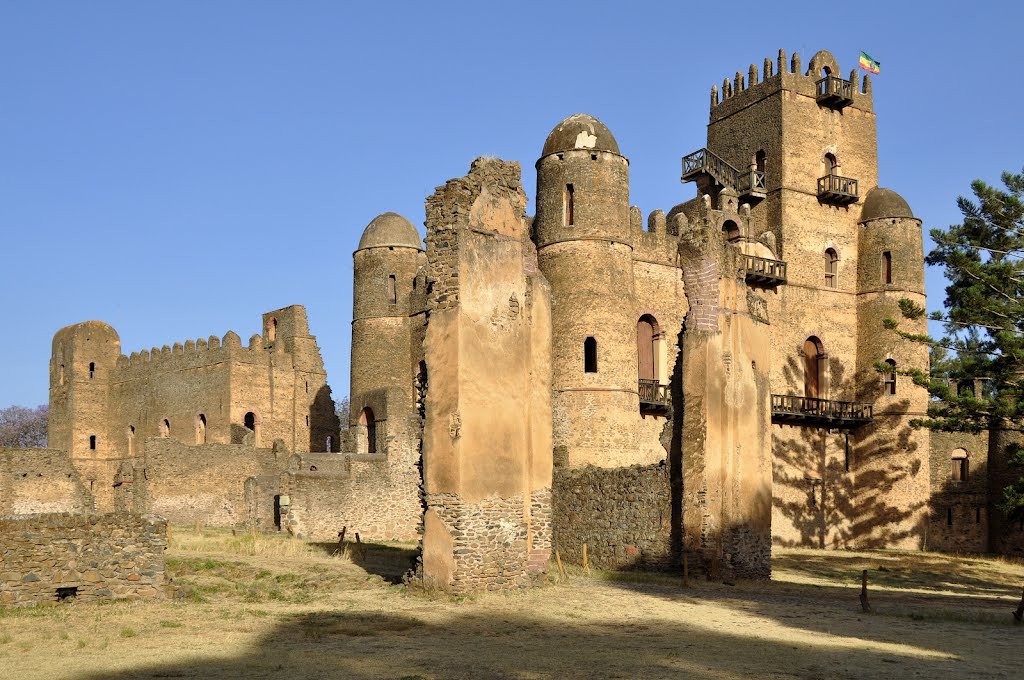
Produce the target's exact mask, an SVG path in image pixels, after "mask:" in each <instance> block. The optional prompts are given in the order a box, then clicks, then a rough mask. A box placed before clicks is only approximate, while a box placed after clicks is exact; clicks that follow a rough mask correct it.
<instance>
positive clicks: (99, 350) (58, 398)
mask: <svg viewBox="0 0 1024 680" xmlns="http://www.w3.org/2000/svg"><path fill="white" fill-rule="evenodd" d="M120 354H121V339H120V338H119V337H118V335H117V331H115V330H114V329H113V328H112V327H110V326H108V325H107V324H105V323H103V322H101V321H85V322H82V323H78V324H74V325H73V326H66V327H65V328H62V329H60V330H59V331H57V333H56V334H55V335H54V336H53V350H52V354H51V358H50V421H49V428H48V438H49V446H50V448H55V449H63V450H65V451H67V452H68V453H69V454H70V455H71V458H72V460H73V461H75V464H76V466H77V467H78V468H79V470H80V471H81V473H82V479H83V481H85V483H86V484H88V485H89V486H90V490H91V491H92V492H93V493H94V494H95V497H96V501H97V504H98V505H99V506H100V507H107V505H108V504H109V502H110V498H111V495H110V488H111V484H113V481H114V473H115V470H116V467H117V460H118V458H117V454H116V453H115V450H116V447H115V446H114V445H113V440H112V439H111V435H112V434H113V433H112V432H111V424H110V410H109V409H110V386H111V379H112V375H113V372H114V367H115V366H116V364H117V358H118V357H119V356H120Z"/></svg>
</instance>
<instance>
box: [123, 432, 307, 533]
mask: <svg viewBox="0 0 1024 680" xmlns="http://www.w3.org/2000/svg"><path fill="white" fill-rule="evenodd" d="M288 456H289V454H288V452H287V451H286V450H285V449H284V448H283V447H282V448H275V449H267V448H254V447H252V446H246V445H244V444H207V445H205V446H189V445H187V444H182V443H181V442H178V441H175V440H174V439H169V438H164V439H159V438H157V439H150V440H148V441H147V442H146V455H145V459H144V460H143V461H142V464H141V465H136V468H135V470H134V477H133V479H134V481H133V482H131V483H132V485H133V486H134V487H135V488H134V490H133V494H134V497H135V501H134V504H133V506H134V507H133V509H137V510H140V511H145V512H149V513H153V514H157V515H160V516H162V517H165V518H167V520H168V521H169V522H171V523H172V524H192V523H194V522H201V523H202V524H205V525H207V526H234V525H237V524H244V523H246V522H247V521H248V518H249V510H248V505H247V502H246V495H245V481H246V480H247V479H249V478H251V477H256V478H273V477H275V476H277V475H279V474H280V473H281V472H282V471H283V470H284V469H285V466H286V465H287V460H288Z"/></svg>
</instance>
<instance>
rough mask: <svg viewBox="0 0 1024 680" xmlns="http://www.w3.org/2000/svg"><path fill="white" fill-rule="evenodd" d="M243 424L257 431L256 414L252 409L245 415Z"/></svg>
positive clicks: (248, 428) (246, 427)
mask: <svg viewBox="0 0 1024 680" xmlns="http://www.w3.org/2000/svg"><path fill="white" fill-rule="evenodd" d="M242 424H243V425H245V429H247V430H252V431H253V432H255V431H256V414H255V413H253V412H252V411H249V412H248V413H246V414H245V417H244V418H243V419H242Z"/></svg>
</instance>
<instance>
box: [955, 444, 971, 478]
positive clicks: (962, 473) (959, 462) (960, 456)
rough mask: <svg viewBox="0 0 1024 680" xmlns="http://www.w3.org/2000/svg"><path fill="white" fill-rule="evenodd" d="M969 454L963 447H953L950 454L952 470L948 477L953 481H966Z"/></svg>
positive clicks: (968, 472)
mask: <svg viewBox="0 0 1024 680" xmlns="http://www.w3.org/2000/svg"><path fill="white" fill-rule="evenodd" d="M969 461H970V454H968V453H967V451H966V450H965V449H955V450H954V451H953V453H952V454H950V462H951V463H952V470H950V477H951V479H952V480H953V481H954V482H966V481H967V478H968V476H969V474H970V462H969Z"/></svg>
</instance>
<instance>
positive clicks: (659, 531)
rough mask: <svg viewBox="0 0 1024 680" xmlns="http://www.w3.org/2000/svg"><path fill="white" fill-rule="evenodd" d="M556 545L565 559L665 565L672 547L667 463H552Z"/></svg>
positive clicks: (613, 565)
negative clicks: (619, 465) (604, 465)
mask: <svg viewBox="0 0 1024 680" xmlns="http://www.w3.org/2000/svg"><path fill="white" fill-rule="evenodd" d="M551 495H552V499H553V501H552V516H553V518H554V536H555V549H556V550H558V551H559V554H560V555H561V558H562V560H563V561H565V562H566V563H571V564H581V563H582V559H583V544H584V543H585V544H586V545H587V558H588V560H589V562H590V564H592V565H593V566H594V567H597V568H601V569H664V568H667V567H669V566H671V565H672V564H673V563H674V559H675V558H676V557H677V556H675V555H673V550H672V538H673V532H672V512H671V502H672V498H671V489H670V481H669V466H668V464H667V463H664V462H662V463H657V464H654V465H633V466H630V467H626V468H600V467H595V466H592V465H588V466H585V467H582V468H571V467H566V466H561V465H559V466H556V467H555V468H554V482H553V485H552V487H551Z"/></svg>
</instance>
